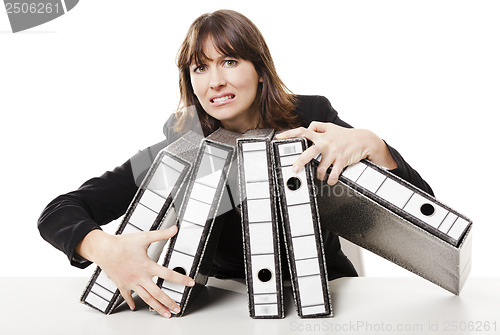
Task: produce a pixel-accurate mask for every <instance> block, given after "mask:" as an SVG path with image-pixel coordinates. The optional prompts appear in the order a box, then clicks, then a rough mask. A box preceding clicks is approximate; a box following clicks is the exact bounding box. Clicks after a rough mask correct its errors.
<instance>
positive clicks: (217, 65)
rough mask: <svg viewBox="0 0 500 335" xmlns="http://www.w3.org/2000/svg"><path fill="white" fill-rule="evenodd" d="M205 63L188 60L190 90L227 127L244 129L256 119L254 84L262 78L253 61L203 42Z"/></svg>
mask: <svg viewBox="0 0 500 335" xmlns="http://www.w3.org/2000/svg"><path fill="white" fill-rule="evenodd" d="M204 52H205V54H206V55H207V56H208V57H209V60H207V61H206V62H205V63H206V64H191V66H190V67H189V70H190V71H189V72H190V76H191V83H192V85H193V91H194V94H195V95H196V97H197V98H198V100H199V101H200V104H201V106H202V107H203V109H204V110H205V111H206V112H207V113H208V114H209V115H211V116H212V117H214V118H216V119H217V120H219V121H221V123H222V126H223V127H224V128H226V129H229V130H234V131H239V132H245V131H246V130H248V129H253V128H255V127H256V126H257V124H258V122H259V112H258V110H257V108H258V98H257V87H258V85H259V82H260V81H262V79H261V78H260V77H259V75H258V74H257V71H256V70H255V67H254V66H253V64H252V62H250V61H247V60H243V59H240V58H234V57H228V56H226V55H222V54H220V53H219V52H218V51H217V50H216V49H215V47H214V45H213V43H212V42H211V40H208V41H207V42H206V43H205V49H204Z"/></svg>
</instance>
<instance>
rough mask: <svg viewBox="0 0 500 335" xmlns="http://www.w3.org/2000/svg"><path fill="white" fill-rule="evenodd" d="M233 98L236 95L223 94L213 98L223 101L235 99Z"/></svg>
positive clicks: (214, 100) (216, 100) (213, 100)
mask: <svg viewBox="0 0 500 335" xmlns="http://www.w3.org/2000/svg"><path fill="white" fill-rule="evenodd" d="M233 98H234V95H226V96H223V97H220V98H215V99H212V102H221V101H226V100H229V99H233Z"/></svg>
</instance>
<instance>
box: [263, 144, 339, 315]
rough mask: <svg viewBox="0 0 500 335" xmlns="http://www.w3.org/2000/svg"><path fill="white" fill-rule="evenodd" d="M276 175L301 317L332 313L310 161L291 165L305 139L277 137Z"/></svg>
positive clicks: (287, 247) (291, 270) (290, 266)
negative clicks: (298, 167)
mask: <svg viewBox="0 0 500 335" xmlns="http://www.w3.org/2000/svg"><path fill="white" fill-rule="evenodd" d="M272 143H273V146H274V154H275V157H276V179H277V185H278V194H279V198H280V207H281V214H282V224H283V230H284V233H285V236H284V237H285V238H284V240H285V244H286V250H287V259H288V266H289V268H290V279H291V283H292V290H293V294H294V298H295V304H296V307H297V312H298V314H299V316H300V317H302V318H304V317H327V316H332V314H333V311H332V305H331V301H330V292H329V289H328V273H327V269H326V261H325V255H324V251H323V240H322V235H321V228H320V221H319V215H318V207H317V204H316V195H315V189H314V183H313V175H312V172H311V166H310V164H306V166H305V168H304V169H302V170H301V171H299V172H298V173H295V172H293V171H292V165H293V163H294V162H295V161H296V160H297V158H298V157H299V155H300V154H301V153H302V152H303V151H304V150H305V148H306V142H305V140H304V139H299V138H295V139H288V140H274V141H273V142H272Z"/></svg>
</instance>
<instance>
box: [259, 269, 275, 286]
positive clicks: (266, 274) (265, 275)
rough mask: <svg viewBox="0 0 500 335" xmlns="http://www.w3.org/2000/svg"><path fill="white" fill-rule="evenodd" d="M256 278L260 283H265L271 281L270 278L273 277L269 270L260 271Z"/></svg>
mask: <svg viewBox="0 0 500 335" xmlns="http://www.w3.org/2000/svg"><path fill="white" fill-rule="evenodd" d="M257 277H259V280H260V281H261V282H263V283H266V282H268V281H270V280H271V278H272V277H273V274H272V272H271V270H269V269H262V270H260V271H259V273H258V274H257Z"/></svg>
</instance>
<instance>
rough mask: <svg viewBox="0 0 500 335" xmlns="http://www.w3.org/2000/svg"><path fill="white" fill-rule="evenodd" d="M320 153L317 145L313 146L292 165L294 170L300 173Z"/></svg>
mask: <svg viewBox="0 0 500 335" xmlns="http://www.w3.org/2000/svg"><path fill="white" fill-rule="evenodd" d="M319 153H320V150H319V148H318V146H317V145H312V146H310V147H309V148H307V149H306V150H304V152H302V153H301V154H300V156H299V158H297V160H296V161H295V162H294V163H293V165H292V170H293V172H295V173H298V172H299V171H300V170H302V168H303V167H304V166H305V165H306V164H307V163H309V162H310V161H311V159H313V158H314V157H316V156H317V155H318V154H319Z"/></svg>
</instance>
